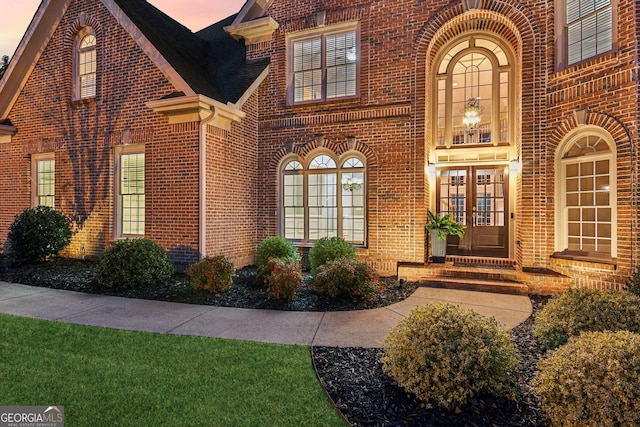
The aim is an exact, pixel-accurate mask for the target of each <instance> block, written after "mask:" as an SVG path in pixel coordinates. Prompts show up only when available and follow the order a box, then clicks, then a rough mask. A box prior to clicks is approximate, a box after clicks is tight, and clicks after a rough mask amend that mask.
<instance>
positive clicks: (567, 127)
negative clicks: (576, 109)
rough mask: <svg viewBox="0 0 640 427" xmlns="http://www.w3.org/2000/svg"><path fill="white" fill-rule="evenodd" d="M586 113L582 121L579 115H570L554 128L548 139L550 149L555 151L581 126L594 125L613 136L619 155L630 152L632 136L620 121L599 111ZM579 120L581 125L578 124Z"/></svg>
mask: <svg viewBox="0 0 640 427" xmlns="http://www.w3.org/2000/svg"><path fill="white" fill-rule="evenodd" d="M585 113H586V114H585V115H584V118H583V119H580V118H579V116H578V115H577V114H570V115H568V116H567V117H566V119H565V120H564V121H563V122H562V123H560V124H559V125H558V126H554V128H553V129H554V130H553V132H552V133H551V135H550V136H549V139H548V144H549V147H550V148H551V149H553V150H554V151H555V150H556V149H557V148H558V146H559V145H560V143H561V142H562V141H563V140H564V138H565V136H566V135H567V134H568V133H571V132H573V131H574V130H575V129H576V128H577V127H578V126H580V125H592V126H597V127H600V128H602V129H604V130H606V131H607V132H608V133H609V134H610V135H611V137H612V138H613V140H614V141H615V143H616V147H617V151H618V152H619V153H620V152H623V153H624V152H626V153H628V152H629V150H630V149H631V143H632V141H631V134H630V133H629V130H628V129H627V128H626V126H625V125H624V124H623V122H622V121H621V120H620V119H618V118H616V117H614V116H612V115H610V114H606V113H602V112H598V111H586V112H585ZM579 120H580V121H581V123H578V121H579Z"/></svg>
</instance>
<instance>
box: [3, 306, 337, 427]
mask: <svg viewBox="0 0 640 427" xmlns="http://www.w3.org/2000/svg"><path fill="white" fill-rule="evenodd" d="M7 405H59V406H64V410H65V421H66V423H65V425H68V426H137V427H139V426H304V425H308V426H343V425H344V423H343V422H342V420H341V419H340V417H339V416H338V415H337V413H336V412H335V410H334V409H333V407H332V406H331V404H330V403H329V400H328V399H327V397H326V396H325V394H324V392H323V390H322V388H321V386H320V384H319V383H318V381H317V379H316V377H315V374H314V372H313V368H312V365H311V357H310V354H309V348H308V347H302V346H286V345H276V344H261V343H252V342H243V341H233V340H222V339H212V338H201V337H184V336H172V335H160V334H149V333H142V332H129V331H120V330H112V329H104V328H96V327H88V326H78V325H70V324H65V323H57V322H50V321H43V320H35V319H25V318H20V317H14V316H7V315H0V406H7Z"/></svg>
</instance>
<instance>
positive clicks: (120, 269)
mask: <svg viewBox="0 0 640 427" xmlns="http://www.w3.org/2000/svg"><path fill="white" fill-rule="evenodd" d="M171 276H173V264H171V261H170V260H169V257H168V256H167V253H166V252H165V251H164V249H162V248H161V247H160V246H158V244H156V243H155V242H153V241H151V240H149V239H126V240H118V241H117V242H115V243H114V244H113V245H111V246H110V247H108V248H107V249H106V250H105V252H104V254H102V256H101V257H100V261H98V265H97V266H96V280H97V281H98V283H99V284H100V285H102V286H105V287H108V288H118V289H127V288H140V287H144V286H149V285H152V284H154V283H159V282H164V281H166V280H168V279H170V278H171Z"/></svg>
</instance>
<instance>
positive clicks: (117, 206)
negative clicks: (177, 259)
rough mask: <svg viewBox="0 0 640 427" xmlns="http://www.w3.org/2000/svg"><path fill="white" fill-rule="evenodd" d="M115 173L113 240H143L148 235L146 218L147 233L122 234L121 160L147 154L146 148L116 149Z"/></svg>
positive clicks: (133, 146)
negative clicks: (123, 157)
mask: <svg viewBox="0 0 640 427" xmlns="http://www.w3.org/2000/svg"><path fill="white" fill-rule="evenodd" d="M114 150H115V151H114V173H113V177H114V192H113V198H114V201H113V207H114V212H113V218H114V225H113V234H114V236H113V238H114V240H120V239H131V238H134V239H135V238H142V237H144V236H145V235H146V224H147V221H146V217H145V232H144V233H142V234H124V233H123V232H122V206H121V201H120V196H121V194H122V193H121V182H122V181H121V179H122V175H121V172H122V171H121V160H122V156H125V155H129V154H144V153H145V147H144V145H122V146H118V147H115V149H114ZM144 170H145V196H146V193H147V190H146V175H147V159H146V156H145V167H144ZM145 213H146V203H145Z"/></svg>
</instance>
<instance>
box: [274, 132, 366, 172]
mask: <svg viewBox="0 0 640 427" xmlns="http://www.w3.org/2000/svg"><path fill="white" fill-rule="evenodd" d="M317 148H326V149H327V150H329V151H332V152H334V153H335V154H336V155H337V156H341V155H342V154H344V153H346V152H347V151H357V152H359V153H360V154H362V155H363V156H364V157H365V158H366V159H367V168H369V169H374V168H376V166H377V165H378V156H377V155H376V153H375V152H374V151H373V150H372V149H371V147H369V146H368V145H367V144H365V143H364V142H361V141H356V142H355V144H354V146H353V148H350V147H349V144H348V143H347V142H336V141H334V140H331V139H326V138H325V139H324V141H323V144H322V145H318V142H317V141H316V140H315V139H314V140H312V141H309V142H307V143H303V144H298V145H296V144H293V145H291V143H289V144H285V145H284V146H283V147H280V149H279V150H278V151H276V152H275V153H274V154H273V156H272V157H271V160H270V161H269V171H270V172H274V173H275V172H277V170H278V165H279V164H280V161H281V160H282V159H283V158H284V157H285V156H288V155H289V154H296V155H298V156H299V157H302V158H305V157H307V156H308V155H309V153H311V152H312V151H313V150H315V149H317Z"/></svg>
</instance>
